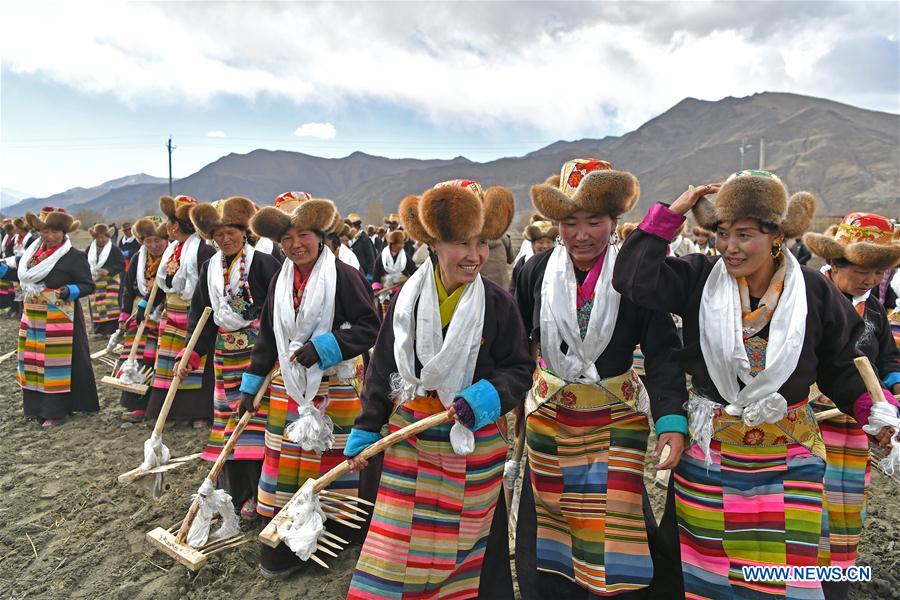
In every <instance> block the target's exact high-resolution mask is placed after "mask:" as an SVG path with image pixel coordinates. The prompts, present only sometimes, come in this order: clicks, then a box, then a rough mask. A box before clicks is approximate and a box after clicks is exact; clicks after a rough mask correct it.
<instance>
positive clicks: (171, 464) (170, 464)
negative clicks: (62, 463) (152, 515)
mask: <svg viewBox="0 0 900 600" xmlns="http://www.w3.org/2000/svg"><path fill="white" fill-rule="evenodd" d="M211 314H212V309H211V308H210V307H208V306H207V307H206V308H205V309H203V314H202V315H200V320H199V321H197V326H196V327H195V328H194V331H193V333H191V337H190V339H189V340H188V343H187V346H185V348H184V355H183V356H182V357H181V362H179V363H178V367H177V368H176V370H175V376H174V377H173V378H172V383H171V384H170V385H169V390H168V391H167V392H166V398H165V400H164V401H163V405H162V407H161V408H160V409H159V416H158V417H156V425H155V426H154V427H153V433H152V434H151V435H150V440H154V439H156V440H159V441H160V443H161V440H162V432H163V429H165V427H166V419H167V418H168V417H169V411H170V410H171V409H172V403H173V402H174V401H175V394H176V393H177V392H178V387H179V386H180V385H181V376H180V373H181V372H182V371H183V370H184V369H185V368H187V366H188V360H190V358H191V353H192V352H193V351H194V346H196V345H197V340H198V339H200V333H201V332H202V331H203V327H204V326H205V325H206V321H207V320H208V319H209V316H210V315H211ZM150 440H148V442H149V441H150ZM163 448H165V446H163ZM199 456H200V453H197V454H193V455H191V456H189V457H188V456H185V457H182V458H181V460H178V459H174V458H173V459H169V460H167V461H165V464H162V465H160V466H159V467H156V468H153V469H147V468H145V466H144V464H143V463H142V464H141V465H140V466H138V467H136V468H134V469H132V470H130V471H128V472H126V473H122V474H121V475H119V483H123V484H128V483H134V482H135V481H137V480H139V479H142V478H144V477H146V476H147V475H151V474H154V475H159V476H160V477H161V476H162V475H163V474H164V473H165V472H166V471H169V470H171V469H174V468H177V467H180V466H181V465H183V464H184V463H186V462H188V461H189V460H193V459H194V458H197V457H199ZM157 483H159V480H157ZM154 487H155V488H158V487H159V486H154ZM157 491H158V490H157Z"/></svg>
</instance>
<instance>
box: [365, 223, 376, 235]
mask: <svg viewBox="0 0 900 600" xmlns="http://www.w3.org/2000/svg"><path fill="white" fill-rule="evenodd" d="M366 233H367V234H368V235H370V236H373V235H375V226H374V225H366Z"/></svg>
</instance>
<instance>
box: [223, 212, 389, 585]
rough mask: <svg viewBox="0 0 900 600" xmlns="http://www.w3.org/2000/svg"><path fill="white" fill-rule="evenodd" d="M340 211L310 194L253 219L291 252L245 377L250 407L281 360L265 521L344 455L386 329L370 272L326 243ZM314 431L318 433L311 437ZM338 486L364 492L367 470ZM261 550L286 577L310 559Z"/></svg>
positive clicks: (274, 573)
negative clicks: (373, 352) (367, 362)
mask: <svg viewBox="0 0 900 600" xmlns="http://www.w3.org/2000/svg"><path fill="white" fill-rule="evenodd" d="M335 215H337V211H336V210H335V208H334V204H333V203H332V202H331V201H330V200H320V199H311V200H306V201H303V202H300V204H299V206H297V208H295V209H294V211H293V212H292V213H291V214H285V213H284V212H282V211H280V210H279V209H277V208H272V207H266V208H263V209H261V210H260V211H259V212H258V213H257V214H256V215H255V216H254V217H253V221H252V223H251V226H252V228H253V231H254V232H256V234H257V235H259V236H265V237H268V238H269V239H272V240H274V241H277V242H280V243H281V247H282V248H283V250H284V254H285V256H286V260H285V261H284V263H283V264H282V265H281V269H280V271H279V272H278V274H277V275H276V276H275V277H274V278H273V279H272V282H271V284H270V285H269V292H268V295H267V297H266V302H265V304H264V305H263V310H262V314H261V315H260V318H259V337H258V338H257V340H256V345H255V346H254V347H253V354H252V356H251V361H250V366H249V368H248V369H247V371H246V373H245V374H244V376H243V381H242V382H241V392H242V394H243V398H242V401H241V409H242V411H244V410H251V411H252V410H254V408H253V398H254V395H255V394H256V392H257V391H258V390H259V388H260V386H261V385H262V383H263V380H264V379H265V377H266V374H268V373H269V371H271V370H272V367H274V366H275V365H276V362H277V365H278V366H279V368H280V371H281V372H280V374H279V375H277V376H276V377H275V378H274V379H273V380H272V383H271V385H270V387H269V390H268V392H266V398H265V399H264V400H263V402H268V407H269V412H268V418H267V421H266V433H265V441H266V451H265V458H264V461H263V467H262V474H261V476H260V479H259V490H258V492H257V494H258V496H257V508H256V510H257V512H258V513H259V514H260V515H261V516H262V517H263V518H264V519H271V518H272V517H274V516H275V514H276V513H277V512H278V511H279V509H281V507H282V506H284V503H285V502H287V500H288V499H289V498H290V497H291V496H292V495H293V494H294V492H296V491H297V489H299V488H300V486H302V485H303V483H304V482H305V481H306V480H307V479H308V478H310V477H319V476H320V475H322V474H324V473H326V472H327V471H329V470H330V469H331V468H332V467H334V466H336V465H337V464H339V463H340V462H341V460H342V459H343V456H342V452H343V449H344V444H345V443H346V441H347V436H348V433H349V429H350V426H351V425H352V424H353V419H354V418H355V417H356V415H357V414H358V413H359V410H360V403H359V392H358V390H357V388H356V387H355V385H354V383H355V382H356V385H358V382H357V380H358V379H361V374H360V373H359V372H358V369H359V367H360V365H361V361H359V356H360V354H363V353H365V352H368V350H369V348H371V347H372V344H373V343H374V342H375V336H376V335H377V333H378V317H377V316H376V315H375V307H374V305H373V303H372V300H371V296H370V294H369V291H368V289H367V286H366V283H365V279H364V278H363V277H362V276H361V275H360V273H359V271H358V270H356V269H354V268H353V267H351V266H349V265H347V264H345V263H343V262H341V261H339V260H337V259H336V258H335V256H334V254H333V253H332V252H328V251H326V250H325V248H324V237H325V233H324V232H325V231H326V230H328V229H330V228H331V226H332V224H333V223H334V217H335ZM311 429H315V431H316V432H317V433H318V434H319V435H308V434H309V433H310V430H311ZM332 487H333V488H334V489H338V490H340V491H341V492H342V493H345V494H352V495H356V494H357V491H358V489H359V477H358V475H356V474H348V475H346V476H344V477H342V478H340V479H339V480H337V481H336V482H335V483H334V484H333V485H332ZM361 491H362V490H360V492H361ZM331 527H339V526H335V525H329V528H331ZM338 535H341V537H345V536H347V535H350V534H348V533H346V532H341V533H339V534H338ZM345 539H346V537H345ZM261 550H262V552H261V556H260V573H261V574H262V575H263V576H264V577H266V578H267V579H281V578H284V577H287V576H288V575H290V574H291V573H293V572H294V571H295V570H296V569H297V568H299V566H301V565H302V564H303V563H302V562H301V561H300V559H299V558H297V557H296V556H295V555H294V554H293V553H292V552H291V551H290V549H288V548H287V547H286V546H285V545H283V544H282V545H280V546H279V547H278V548H274V549H273V548H269V547H268V546H262V548H261Z"/></svg>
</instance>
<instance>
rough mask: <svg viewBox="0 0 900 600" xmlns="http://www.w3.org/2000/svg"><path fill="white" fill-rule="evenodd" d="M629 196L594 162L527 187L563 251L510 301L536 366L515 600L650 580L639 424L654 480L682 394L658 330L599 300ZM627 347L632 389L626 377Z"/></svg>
mask: <svg viewBox="0 0 900 600" xmlns="http://www.w3.org/2000/svg"><path fill="white" fill-rule="evenodd" d="M639 194H640V186H639V184H638V181H637V179H636V178H635V177H634V176H633V175H632V174H631V173H627V172H624V171H615V170H613V169H612V166H611V165H610V164H609V163H608V162H605V161H602V160H596V159H576V160H572V161H569V162H567V163H566V164H564V165H563V167H562V171H561V174H560V176H559V177H555V178H551V179H550V180H548V182H546V183H544V184H540V185H535V186H533V187H532V188H531V197H532V201H533V202H534V206H535V208H536V209H537V210H538V211H539V212H540V213H541V214H542V215H545V216H546V217H547V218H548V219H552V220H554V221H556V222H558V223H559V235H560V238H561V239H562V244H561V245H559V246H557V247H556V248H555V249H554V250H552V251H550V252H544V253H542V254H538V255H535V256H534V258H532V259H531V260H529V261H528V263H527V264H526V265H525V268H524V270H523V271H522V274H521V275H520V276H519V280H518V286H517V289H516V299H517V301H518V305H519V311H520V312H521V314H522V319H523V320H524V322H525V329H526V331H527V332H528V333H529V334H530V335H531V339H532V341H533V344H534V348H535V350H536V351H537V354H538V357H539V362H538V365H539V368H538V370H537V372H536V375H535V382H534V386H533V388H532V390H531V394H530V395H529V398H528V399H526V404H525V413H526V415H527V418H526V420H525V436H526V440H527V446H526V448H527V451H528V463H529V465H530V466H529V469H528V470H527V471H526V479H525V485H523V489H522V499H521V505H520V507H519V520H518V528H517V532H516V573H517V574H518V578H519V589H520V590H523V597H525V598H540V599H554V600H555V599H562V598H565V599H582V598H583V599H588V598H594V597H597V596H615V597H616V598H629V599H630V598H645V597H647V591H648V590H647V587H648V586H649V584H650V582H651V580H652V579H653V574H654V557H653V553H652V550H653V548H652V547H651V541H652V537H653V533H654V531H655V529H656V521H655V519H654V517H653V511H652V510H651V508H650V504H649V500H648V499H647V494H646V491H645V490H644V484H643V465H644V460H645V454H646V452H647V442H648V436H649V434H650V422H649V420H648V418H649V416H650V414H651V413H652V417H653V420H654V422H655V429H656V435H657V447H656V457H659V456H660V455H661V452H662V449H663V447H665V446H668V447H669V450H670V453H669V456H668V458H667V459H666V460H665V461H663V462H662V463H661V464H660V465H659V467H658V468H660V469H668V468H671V467H672V466H674V465H675V464H677V463H678V459H679V456H680V455H681V451H682V450H683V448H684V443H685V439H684V438H685V435H686V434H687V419H686V417H685V413H684V409H683V405H684V403H685V401H686V400H687V393H686V392H685V381H684V374H683V373H682V371H681V370H680V369H679V367H678V365H677V364H676V363H675V362H674V361H673V360H672V355H673V352H674V351H675V350H677V349H678V348H679V346H680V345H679V342H678V338H677V337H676V335H675V328H674V326H673V324H672V319H671V317H670V316H669V315H668V314H667V313H664V312H660V311H654V310H648V309H646V308H641V307H639V306H638V305H637V304H635V303H633V302H632V301H630V300H628V299H627V298H622V297H621V296H620V295H619V293H618V292H616V291H615V290H614V289H613V288H612V276H613V269H614V268H615V266H616V264H617V256H618V248H617V247H616V246H615V244H614V243H613V242H612V240H611V237H612V234H613V232H614V231H615V229H616V222H617V219H618V217H619V215H621V214H623V213H626V212H628V211H629V210H631V208H632V207H633V206H634V204H635V203H636V202H637V199H638V196H639ZM638 344H640V346H641V348H642V349H643V351H644V354H645V355H646V358H645V370H646V376H645V378H644V382H643V383H642V382H641V379H640V378H639V377H638V375H637V373H635V371H634V370H633V366H632V358H633V355H634V349H635V346H637V345H638ZM644 384H646V391H645V389H644ZM650 597H653V594H652V593H651V595H650Z"/></svg>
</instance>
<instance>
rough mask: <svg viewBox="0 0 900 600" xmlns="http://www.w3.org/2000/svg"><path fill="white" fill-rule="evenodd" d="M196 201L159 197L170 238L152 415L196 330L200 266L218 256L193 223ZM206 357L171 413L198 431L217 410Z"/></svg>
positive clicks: (161, 275) (162, 277) (161, 277)
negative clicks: (192, 314) (192, 317)
mask: <svg viewBox="0 0 900 600" xmlns="http://www.w3.org/2000/svg"><path fill="white" fill-rule="evenodd" d="M196 204H197V201H196V200H195V199H194V198H191V197H190V196H176V197H175V198H171V197H169V196H163V197H161V198H160V199H159V208H160V210H161V211H162V213H163V214H164V215H165V216H166V218H167V221H166V233H167V234H168V236H169V240H170V242H169V246H168V247H167V248H166V250H165V252H163V256H162V259H161V260H162V264H161V265H160V267H159V270H158V271H157V273H156V283H157V285H158V286H159V291H158V292H157V296H156V303H159V304H163V305H164V308H165V312H164V314H163V320H162V321H160V324H159V343H158V346H157V351H156V370H155V372H154V375H153V386H152V387H153V389H152V390H151V391H150V400H149V401H148V402H147V416H148V417H150V418H151V419H155V418H156V416H157V415H159V411H160V409H161V408H162V404H163V401H164V400H165V398H166V393H167V392H168V389H169V387H170V386H171V385H172V379H173V376H174V374H175V367H176V365H177V363H178V360H179V355H180V354H181V351H182V350H184V347H185V344H187V338H188V336H189V334H190V331H191V330H190V329H189V326H188V309H189V308H190V305H191V299H192V298H193V297H194V293H195V292H196V291H197V286H198V285H199V283H200V266H201V265H202V264H203V263H204V262H206V261H207V260H208V259H209V258H210V257H211V256H212V255H213V254H215V250H213V248H212V246H210V245H208V244H205V243H204V242H203V239H202V238H201V237H200V236H199V235H198V234H197V232H196V230H195V229H194V224H193V223H191V219H190V213H191V209H192V208H193V207H194V206H195V205H196ZM152 308H155V307H152ZM207 358H208V356H207V355H204V356H203V357H202V358H201V359H200V361H199V362H197V363H196V364H192V365H191V366H192V367H194V368H193V369H192V370H191V372H190V374H189V375H188V376H187V377H185V378H184V379H182V380H181V383H180V384H179V385H178V393H177V394H176V395H175V400H174V401H173V403H172V408H171V411H170V412H169V419H171V420H173V421H191V422H192V425H193V427H194V428H195V429H203V428H204V427H206V425H207V423H208V422H209V420H210V418H211V417H212V412H213V410H212V408H213V387H214V379H215V377H214V373H213V371H214V368H213V364H212V361H211V360H207Z"/></svg>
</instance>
